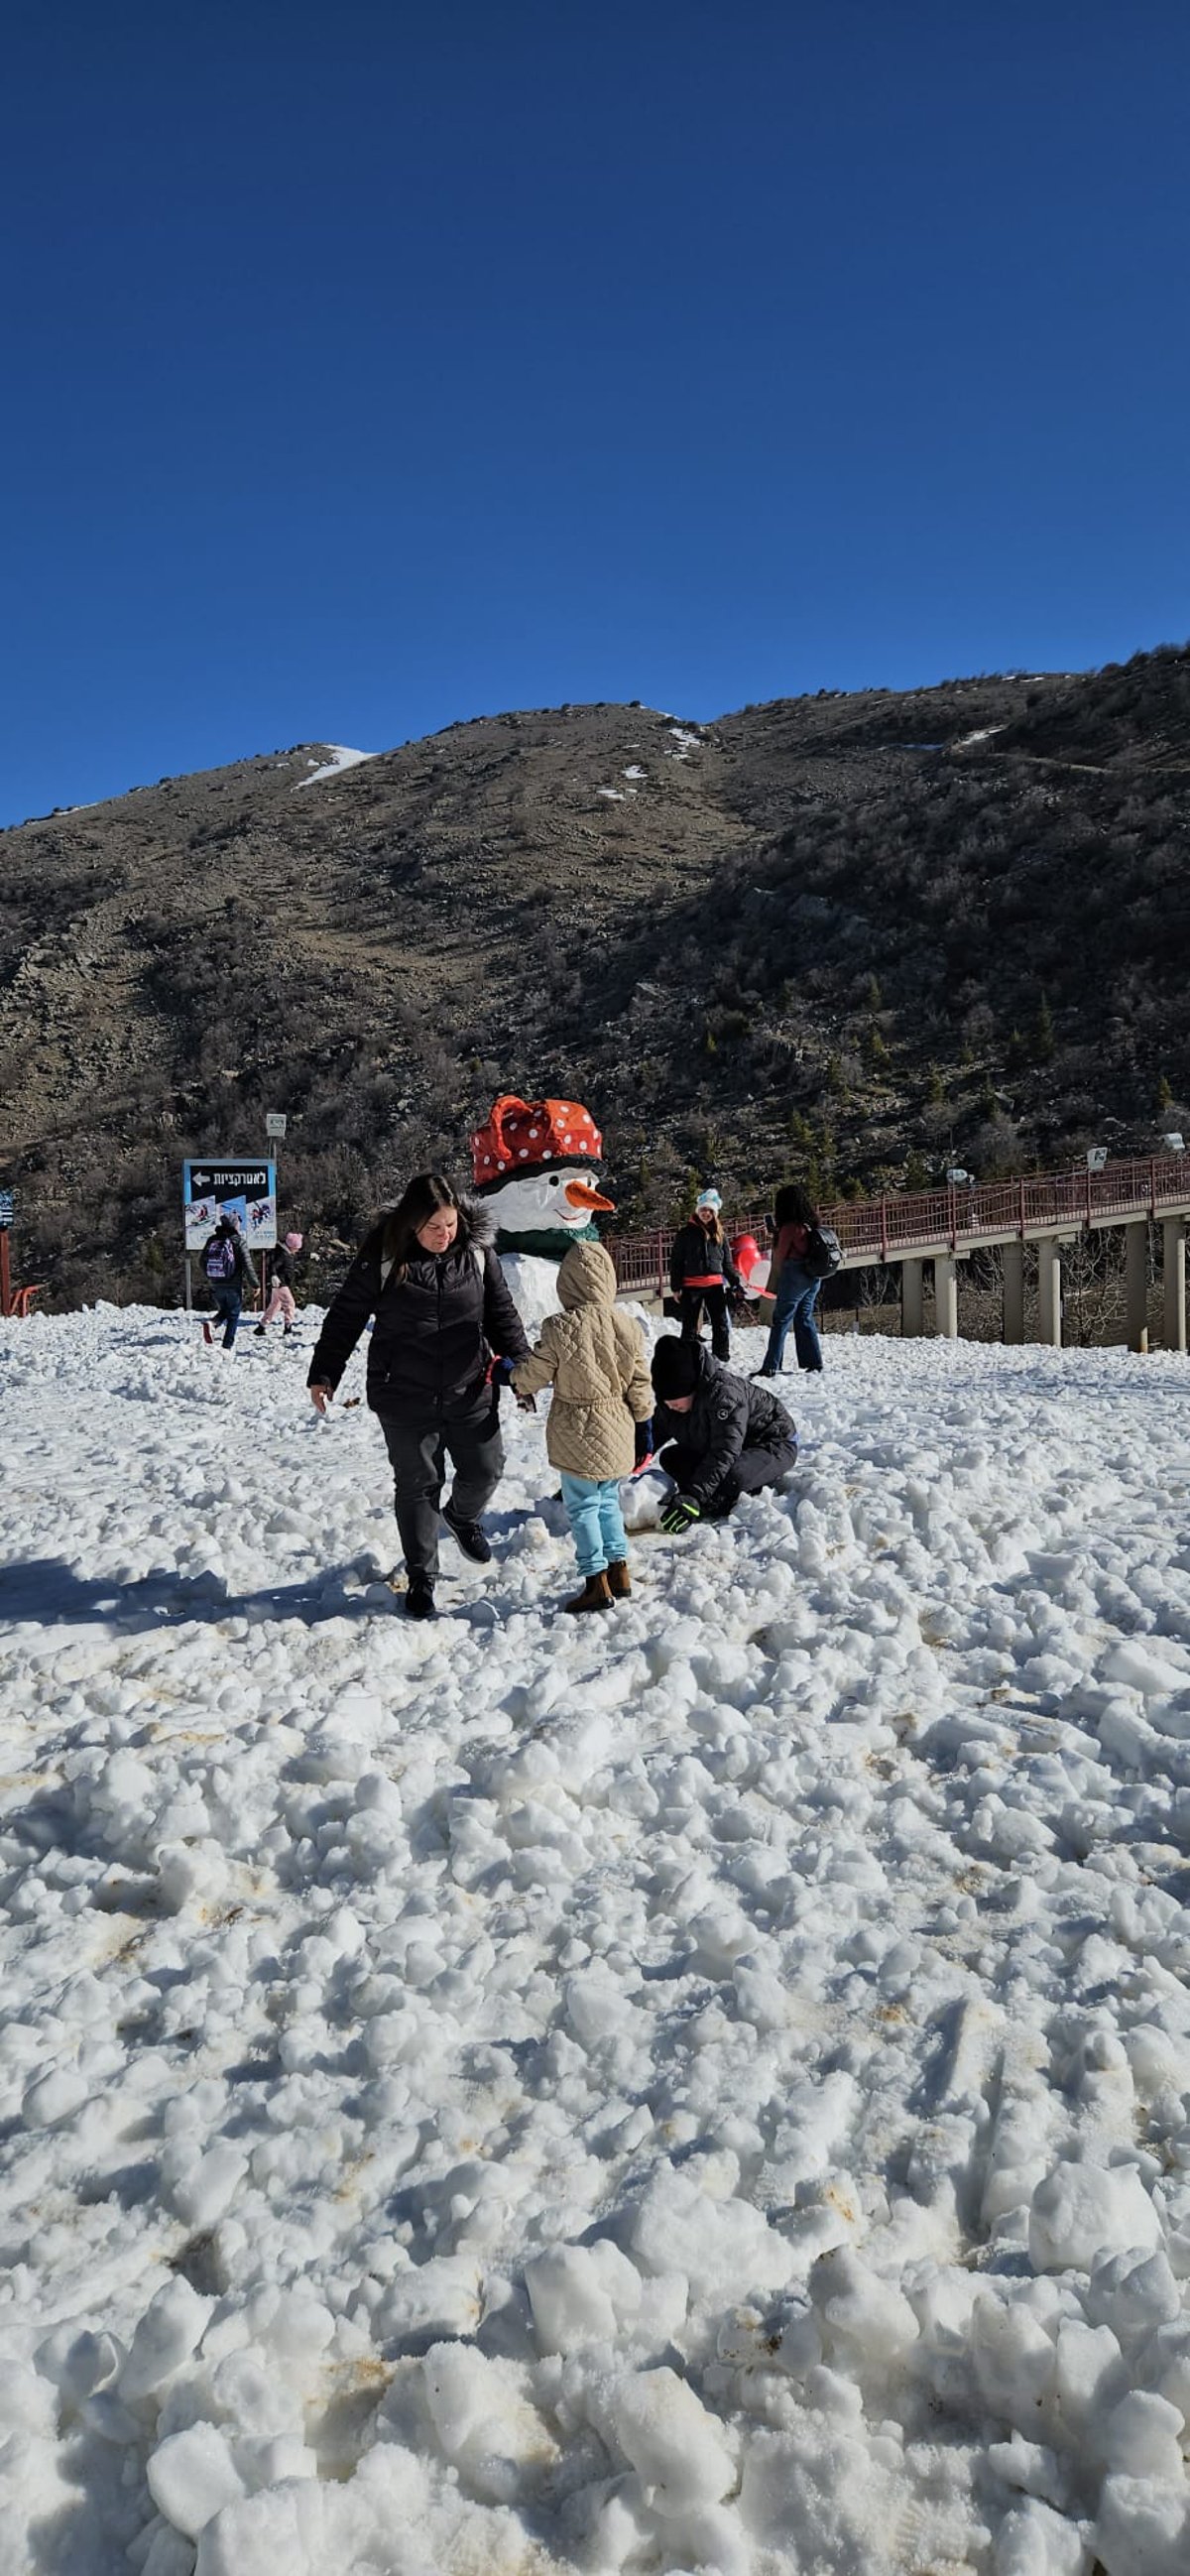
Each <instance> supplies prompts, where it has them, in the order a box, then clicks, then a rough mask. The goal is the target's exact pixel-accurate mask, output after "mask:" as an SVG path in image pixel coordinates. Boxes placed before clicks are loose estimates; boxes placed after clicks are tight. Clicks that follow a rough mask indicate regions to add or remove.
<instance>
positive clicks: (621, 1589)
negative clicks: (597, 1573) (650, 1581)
mask: <svg viewBox="0 0 1190 2576" xmlns="http://www.w3.org/2000/svg"><path fill="white" fill-rule="evenodd" d="M607 1588H608V1591H609V1592H610V1594H611V1596H612V1599H613V1601H627V1599H628V1596H629V1594H630V1592H631V1590H632V1576H631V1575H630V1573H629V1571H628V1563H627V1559H626V1558H625V1557H622V1556H618V1557H616V1558H615V1559H614V1561H613V1563H612V1564H611V1565H609V1567H608V1569H607Z"/></svg>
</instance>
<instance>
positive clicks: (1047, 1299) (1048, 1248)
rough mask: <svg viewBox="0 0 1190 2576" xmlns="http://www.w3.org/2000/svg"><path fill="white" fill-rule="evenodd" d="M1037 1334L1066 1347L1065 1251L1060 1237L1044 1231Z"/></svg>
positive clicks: (1039, 1265)
mask: <svg viewBox="0 0 1190 2576" xmlns="http://www.w3.org/2000/svg"><path fill="white" fill-rule="evenodd" d="M1037 1338H1038V1341H1039V1342H1045V1343H1047V1344H1048V1346H1049V1348H1050V1349H1051V1350H1055V1351H1060V1350H1061V1348H1062V1254H1061V1249H1060V1246H1059V1243H1058V1238H1057V1236H1056V1235H1053V1234H1043V1235H1042V1237H1041V1240H1040V1242H1039V1243H1038V1246H1037Z"/></svg>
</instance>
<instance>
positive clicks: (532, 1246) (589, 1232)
mask: <svg viewBox="0 0 1190 2576" xmlns="http://www.w3.org/2000/svg"><path fill="white" fill-rule="evenodd" d="M598 1241H599V1228H598V1226H595V1225H592V1224H591V1223H590V1222H589V1221H588V1223H587V1224H586V1225H579V1226H573V1225H540V1226H533V1227H531V1228H530V1229H529V1231H528V1232H526V1233H524V1234H512V1233H510V1232H509V1230H508V1228H507V1226H503V1225H502V1226H500V1227H499V1228H498V1231H497V1234H496V1250H497V1252H536V1253H538V1254H540V1256H541V1259H542V1260H543V1261H560V1260H561V1259H562V1255H563V1253H565V1252H569V1250H570V1247H571V1244H572V1243H598Z"/></svg>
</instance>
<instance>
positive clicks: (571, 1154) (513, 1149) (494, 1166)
mask: <svg viewBox="0 0 1190 2576" xmlns="http://www.w3.org/2000/svg"><path fill="white" fill-rule="evenodd" d="M602 1153H603V1138H602V1136H601V1135H600V1132H599V1129H598V1127H597V1126H596V1124H595V1121H594V1119H593V1118H592V1116H591V1113H590V1110H589V1109H584V1108H583V1106H582V1103H581V1101H578V1100H518V1099H517V1098H516V1097H515V1095H514V1094H513V1093H511V1092H502V1093H501V1096H500V1098H499V1100H497V1101H496V1102H495V1104H494V1106H493V1107H492V1109H491V1110H490V1111H489V1113H488V1120H487V1124H486V1126H484V1127H477V1128H476V1131H475V1134H474V1135H473V1137H472V1139H471V1161H472V1169H473V1171H474V1174H475V1186H476V1189H477V1190H483V1189H495V1188H496V1187H497V1186H498V1184H499V1183H500V1182H501V1181H509V1180H511V1179H512V1178H513V1175H514V1174H515V1173H517V1172H532V1171H537V1170H540V1169H542V1167H543V1166H548V1165H552V1166H554V1167H555V1168H556V1167H557V1165H558V1164H560V1163H574V1164H578V1165H580V1166H585V1165H586V1164H589V1163H591V1164H594V1163H598V1162H599V1161H600V1159H601V1157H602Z"/></svg>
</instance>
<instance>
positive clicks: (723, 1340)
mask: <svg viewBox="0 0 1190 2576" xmlns="http://www.w3.org/2000/svg"><path fill="white" fill-rule="evenodd" d="M722 1205H723V1201H722V1199H721V1198H720V1196H719V1192H718V1190H702V1191H701V1192H700V1193H699V1197H698V1201H697V1204H696V1206H695V1210H694V1214H693V1216H692V1217H690V1218H689V1219H688V1220H687V1222H686V1224H685V1225H684V1226H683V1227H682V1229H681V1231H680V1233H679V1234H677V1235H675V1237H674V1248H673V1251H672V1252H671V1254H670V1256H669V1284H670V1287H671V1288H672V1290H673V1293H674V1296H675V1297H676V1298H677V1300H678V1304H679V1308H680V1311H681V1317H682V1339H683V1341H684V1342H696V1341H697V1340H698V1328H699V1324H700V1322H701V1320H702V1310H703V1307H704V1306H705V1307H706V1310H707V1316H708V1320H709V1322H710V1327H711V1349H712V1351H713V1353H714V1356H715V1358H716V1359H717V1360H725V1359H726V1358H727V1357H728V1354H729V1352H730V1350H731V1329H730V1326H729V1324H728V1320H727V1292H728V1289H729V1288H730V1289H731V1291H732V1293H733V1295H734V1294H736V1293H737V1292H738V1290H739V1286H740V1278H739V1273H738V1271H737V1269H736V1266H735V1263H734V1261H733V1260H732V1257H731V1247H730V1245H729V1244H728V1243H727V1241H726V1240H725V1237H724V1233H723V1222H722V1219H721V1217H720V1214H719V1211H720V1208H721V1207H722Z"/></svg>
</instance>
